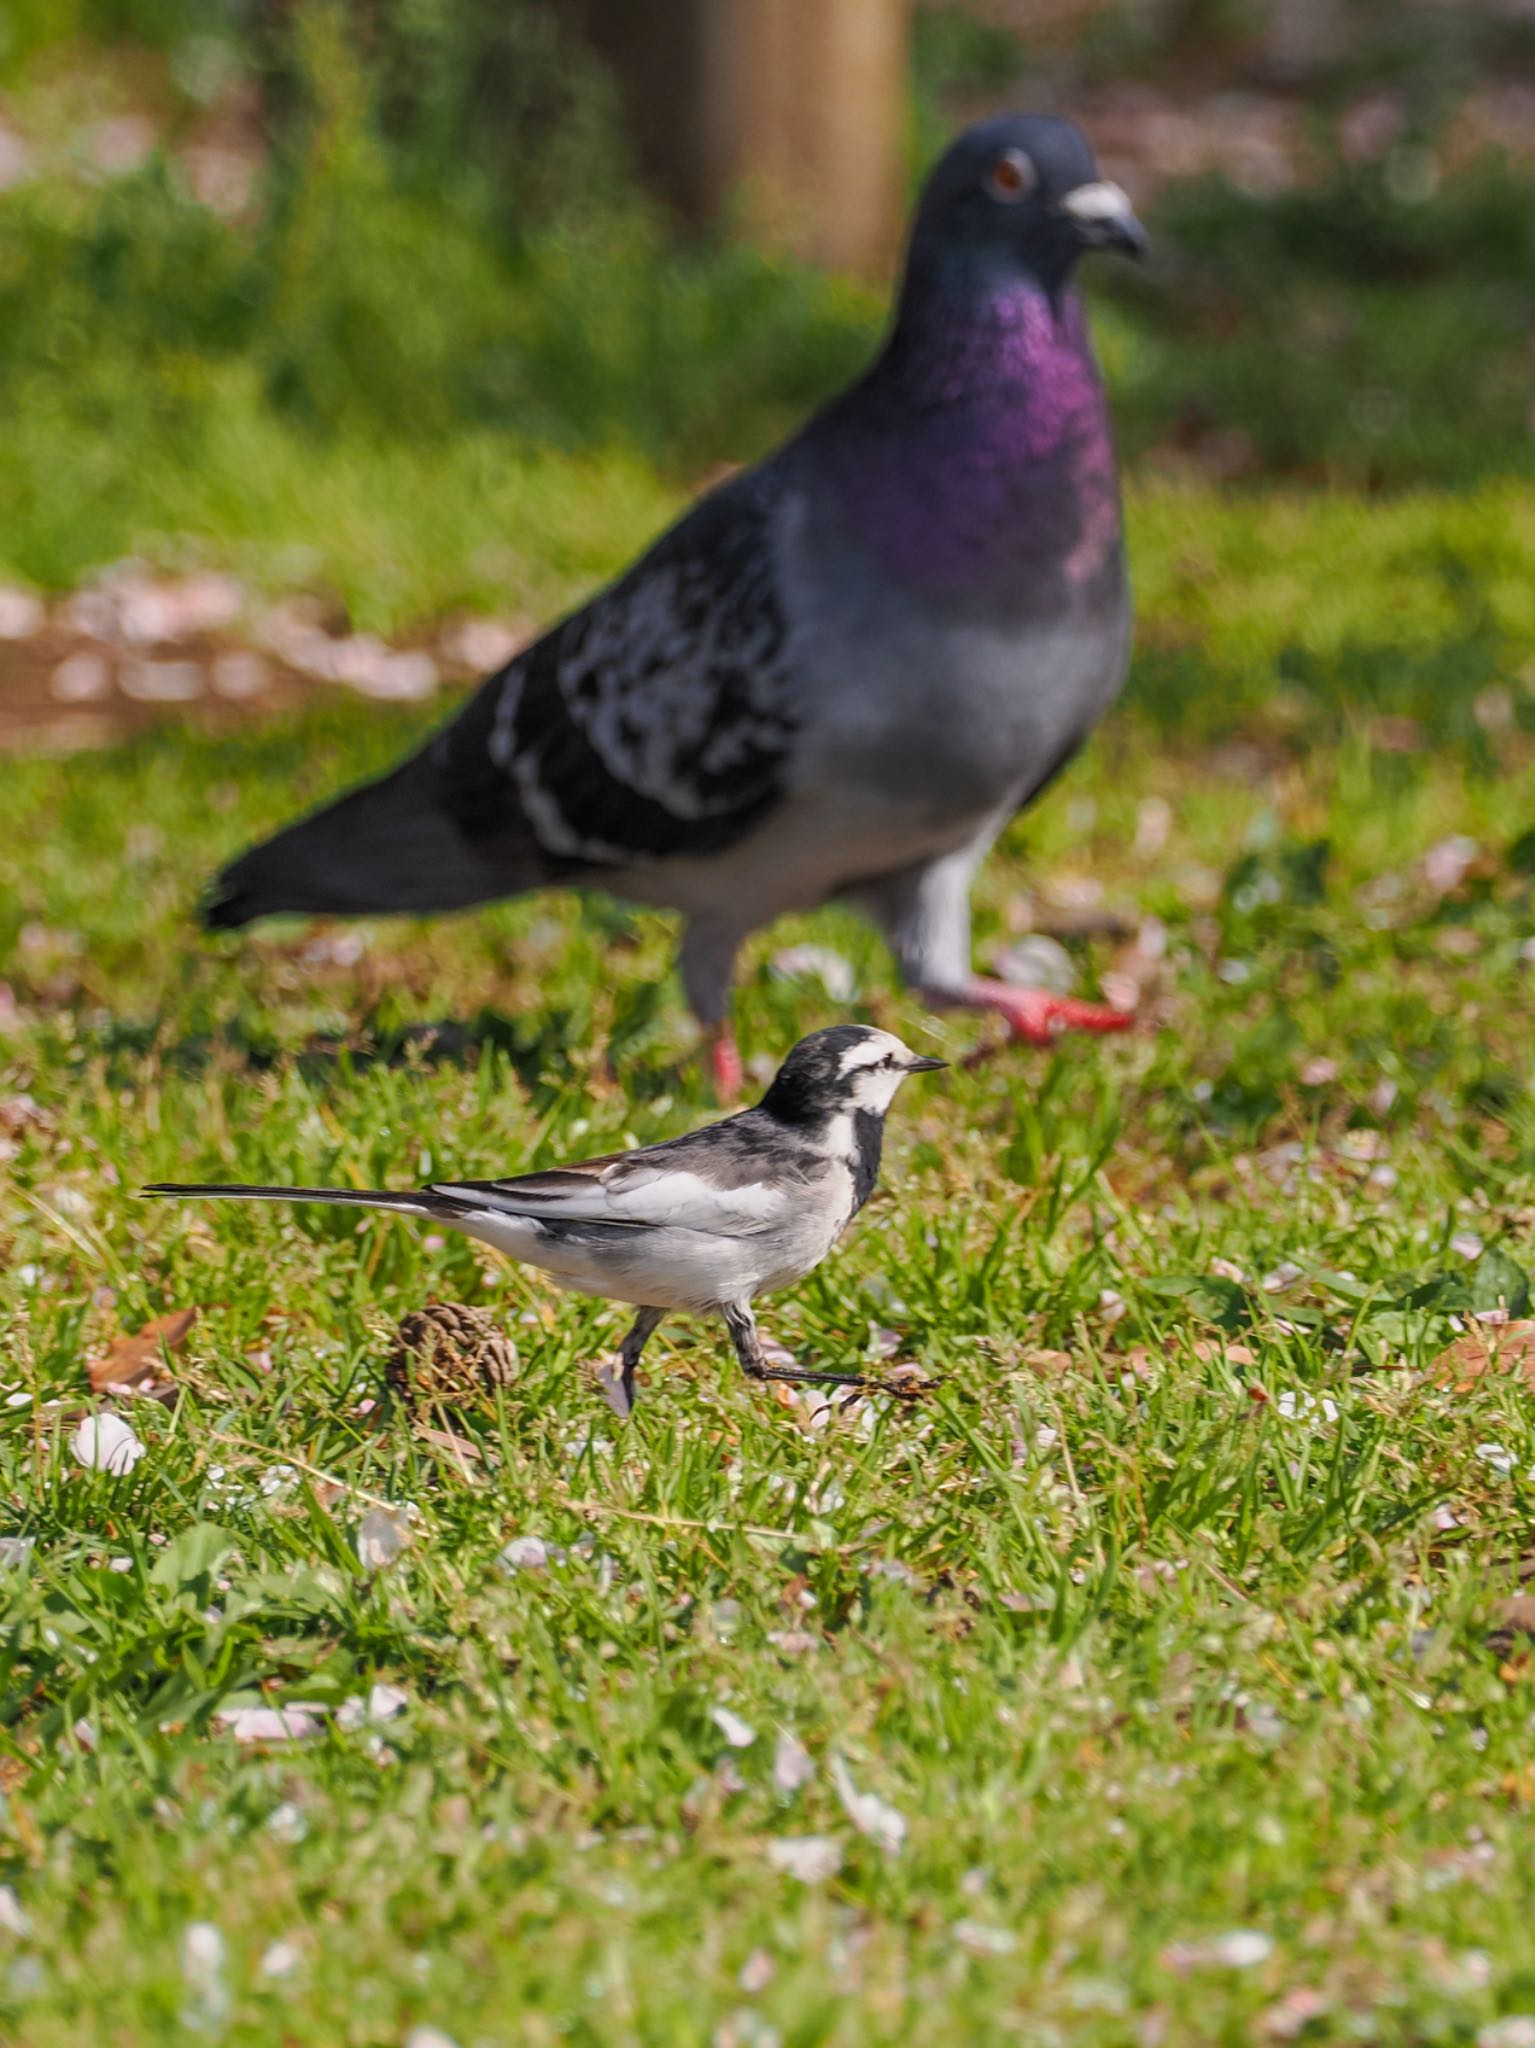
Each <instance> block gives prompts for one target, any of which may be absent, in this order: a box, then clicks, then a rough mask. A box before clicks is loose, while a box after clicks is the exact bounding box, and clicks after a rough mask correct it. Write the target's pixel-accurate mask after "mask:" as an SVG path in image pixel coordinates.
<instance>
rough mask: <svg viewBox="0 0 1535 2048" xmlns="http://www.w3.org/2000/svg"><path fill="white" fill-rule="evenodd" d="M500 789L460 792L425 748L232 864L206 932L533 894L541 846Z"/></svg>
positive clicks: (210, 900) (215, 892) (205, 907)
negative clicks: (285, 916)
mask: <svg viewBox="0 0 1535 2048" xmlns="http://www.w3.org/2000/svg"><path fill="white" fill-rule="evenodd" d="M498 783H499V786H498V787H497V788H496V789H495V790H494V792H491V791H482V790H477V789H475V788H474V787H473V786H472V785H471V786H469V787H467V788H466V787H464V785H463V780H462V778H459V779H457V780H455V778H454V777H453V776H452V775H451V774H444V773H443V771H442V769H441V768H440V767H439V765H438V764H437V762H436V760H435V759H434V758H433V749H432V748H430V747H429V748H427V749H425V750H423V752H421V753H419V754H417V755H415V756H414V757H413V758H412V759H410V760H409V761H406V762H405V763H404V764H403V766H401V767H399V768H396V769H395V770H394V772H393V773H392V774H390V775H385V776H383V777H381V778H380V780H379V781H377V782H369V783H365V784H364V785H363V786H362V788H360V789H354V790H351V791H349V792H348V794H347V795H345V796H343V797H339V798H338V799H337V800H336V801H335V802H334V803H331V804H327V805H326V806H325V808H324V809H323V810H319V811H315V812H314V813H312V815H311V816H309V817H307V818H300V819H299V820H298V822H297V823H296V824H293V825H289V826H287V827H286V829H285V830H283V831H281V832H278V833H275V834H274V835H273V837H272V838H270V839H264V840H262V842H261V843H260V845H259V846H253V847H251V848H250V850H249V851H248V852H246V853H242V854H241V855H240V857H239V859H238V860H235V861H231V862H230V864H229V866H228V867H227V868H225V869H224V871H223V872H222V874H220V875H219V876H218V877H217V879H216V880H215V881H214V883H213V886H212V889H211V890H210V891H209V893H208V896H207V897H206V898H205V900H204V902H203V904H202V908H201V915H202V920H203V923H204V924H205V925H207V926H208V928H209V929H210V930H212V931H230V930H233V929H235V928H236V927H237V926H239V925H245V924H249V923H251V921H252V920H253V919H255V918H258V917H271V916H275V915H277V914H278V913H280V912H297V913H299V914H301V915H309V916H317V917H366V916H370V915H374V916H376V915H380V914H385V915H387V914H389V913H392V912H398V913H404V914H407V915H408V914H412V913H415V914H419V915H426V914H430V913H432V912H436V911H444V910H467V909H468V908H469V907H470V906H471V905H472V904H475V903H486V902H489V901H491V900H492V899H494V898H495V897H498V896H512V895H516V894H517V893H518V892H519V891H520V890H523V889H527V888H531V887H534V886H536V884H537V883H538V881H539V879H540V876H539V872H538V859H537V848H536V846H535V845H534V842H533V839H532V835H531V833H530V832H529V830H528V828H527V824H526V822H525V821H524V820H523V819H522V817H521V816H520V814H519V813H518V812H517V810H516V807H515V803H514V800H513V798H512V794H511V791H510V789H509V787H508V786H507V784H506V782H505V780H504V778H498ZM487 798H489V799H490V801H489V802H487Z"/></svg>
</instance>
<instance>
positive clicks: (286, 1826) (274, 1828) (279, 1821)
mask: <svg viewBox="0 0 1535 2048" xmlns="http://www.w3.org/2000/svg"><path fill="white" fill-rule="evenodd" d="M266 1831H267V1833H268V1834H269V1835H270V1836H271V1837H272V1839H273V1841H274V1842H288V1843H293V1842H302V1841H303V1839H304V1837H305V1835H307V1834H308V1832H309V1821H308V1817H307V1816H306V1814H305V1812H304V1809H303V1807H301V1806H299V1805H297V1804H296V1803H295V1802H294V1801H293V1800H291V1799H285V1800H283V1802H282V1804H281V1805H280V1806H274V1807H273V1808H272V1811H271V1812H270V1813H269V1814H268V1815H267V1817H266Z"/></svg>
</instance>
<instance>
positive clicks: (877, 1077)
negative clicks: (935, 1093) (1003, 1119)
mask: <svg viewBox="0 0 1535 2048" xmlns="http://www.w3.org/2000/svg"><path fill="white" fill-rule="evenodd" d="M946 1064H947V1062H946V1061H944V1060H935V1059H928V1058H927V1057H926V1056H925V1055H924V1054H922V1053H916V1052H913V1051H912V1049H911V1047H910V1046H908V1045H903V1044H902V1043H901V1041H900V1039H899V1038H896V1037H895V1036H893V1034H892V1033H890V1032H888V1031H869V1032H867V1033H865V1034H864V1036H863V1037H862V1039H861V1040H860V1041H859V1042H858V1043H857V1044H855V1045H850V1046H849V1047H848V1048H847V1049H846V1051H845V1052H844V1053H843V1054H842V1056H841V1078H842V1081H843V1084H844V1086H845V1088H846V1090H847V1100H848V1105H849V1107H850V1108H853V1109H871V1110H873V1111H874V1112H875V1114H876V1115H877V1116H883V1115H884V1113H885V1111H886V1110H887V1109H888V1108H889V1107H890V1105H891V1103H892V1102H893V1101H894V1099H895V1091H896V1090H897V1088H899V1087H900V1085H901V1083H902V1082H903V1081H904V1080H905V1079H906V1077H907V1075H908V1074H926V1073H931V1072H933V1071H934V1070H935V1069H936V1068H938V1067H942V1066H944V1065H946Z"/></svg>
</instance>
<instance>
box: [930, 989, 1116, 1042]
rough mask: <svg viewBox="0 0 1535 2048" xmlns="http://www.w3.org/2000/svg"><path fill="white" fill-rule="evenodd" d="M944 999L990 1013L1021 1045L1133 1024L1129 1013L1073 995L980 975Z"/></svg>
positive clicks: (1114, 1029) (1112, 1029)
mask: <svg viewBox="0 0 1535 2048" xmlns="http://www.w3.org/2000/svg"><path fill="white" fill-rule="evenodd" d="M947 1000H948V1001H949V1002H951V1003H955V1004H958V1005H959V1006H961V1007H962V1008H964V1009H967V1010H991V1011H994V1012H995V1014H996V1015H997V1016H999V1017H1000V1018H1001V1019H1002V1020H1003V1022H1004V1023H1005V1024H1006V1025H1007V1028H1008V1030H1009V1032H1010V1033H1011V1034H1012V1036H1013V1037H1014V1038H1021V1039H1022V1040H1023V1042H1024V1044H1025V1045H1051V1044H1053V1043H1054V1041H1055V1040H1056V1039H1057V1038H1059V1037H1060V1035H1061V1033H1062V1032H1063V1031H1128V1030H1129V1028H1130V1026H1131V1025H1132V1024H1133V1023H1134V1022H1135V1017H1134V1014H1133V1013H1132V1012H1131V1011H1129V1010H1111V1009H1109V1007H1108V1006H1107V1005H1106V1004H1104V1003H1083V1002H1079V1001H1078V1000H1077V998H1076V997H1075V996H1057V995H1052V994H1051V993H1050V991H1049V990H1048V989H1043V988H1015V987H1014V986H1013V984H1012V983H1011V982H1008V981H991V980H988V979H987V978H986V977H985V976H983V975H977V976H976V977H975V979H974V980H973V981H971V982H969V983H967V984H966V986H965V987H964V988H963V989H962V990H960V991H959V993H958V994H957V995H954V996H950V997H948V998H947Z"/></svg>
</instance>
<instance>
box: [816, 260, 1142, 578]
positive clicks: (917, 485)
mask: <svg viewBox="0 0 1535 2048" xmlns="http://www.w3.org/2000/svg"><path fill="white" fill-rule="evenodd" d="M826 424H827V427H828V428H829V430H830V431H829V433H828V434H827V437H826V442H825V448H826V454H827V457H828V460H829V467H830V471H831V475H832V478H833V481H834V484H835V486H836V487H837V490H838V493H839V496H840V498H841V500H842V505H843V511H844V514H845V516H846V518H847V521H848V524H849V527H850V528H851V530H852V532H853V533H854V535H855V536H856V537H857V538H858V540H859V541H860V542H861V543H862V544H863V545H864V546H866V547H867V548H868V549H869V550H870V552H871V553H872V554H873V555H874V556H875V557H876V558H877V559H878V560H880V561H881V562H882V563H883V564H884V565H885V566H886V567H887V568H888V569H889V570H890V571H891V573H893V574H894V575H896V576H897V577H899V578H900V579H901V580H902V581H903V582H909V583H915V584H917V585H920V586H922V587H925V588H927V589H930V590H932V591H934V592H935V593H939V592H947V593H950V594H952V595H954V596H955V597H958V598H961V599H963V598H966V597H970V596H974V597H976V598H983V599H984V598H991V597H998V598H1004V599H1005V597H1006V595H1007V592H1008V590H1009V588H1010V587H1011V588H1015V589H1016V590H1017V591H1018V592H1019V593H1020V597H1021V596H1022V594H1023V593H1025V592H1032V593H1034V594H1035V596H1036V598H1042V597H1043V594H1044V593H1046V592H1050V593H1052V594H1053V597H1054V598H1055V599H1058V600H1059V601H1060V602H1061V603H1064V604H1068V605H1069V604H1071V603H1072V602H1073V601H1074V599H1075V598H1076V597H1077V596H1078V595H1079V594H1080V593H1081V592H1082V590H1083V589H1084V587H1085V586H1087V585H1090V584H1096V583H1097V582H1098V580H1099V579H1100V578H1101V577H1103V576H1105V575H1112V576H1116V577H1117V575H1118V574H1119V564H1120V535H1119V493H1118V486H1117V483H1116V479H1115V469H1114V453H1113V445H1112V442H1111V440H1110V435H1109V422H1108V410H1107V406H1106V403H1105V400H1104V394H1103V387H1102V383H1101V381H1100V379H1099V376H1098V369H1097V365H1096V363H1095V362H1094V360H1093V353H1092V346H1091V343H1090V340H1089V338H1088V332H1087V322H1086V318H1085V316H1084V314H1083V311H1082V306H1081V303H1080V301H1079V300H1078V298H1077V297H1076V295H1075V293H1073V292H1069V291H1066V292H1062V293H1060V294H1058V295H1055V296H1053V297H1052V296H1050V295H1047V294H1046V293H1045V292H1044V291H1042V290H1041V289H1040V288H1039V286H1038V285H1036V284H1034V283H1032V282H1025V281H1022V280H1010V281H1009V282H1008V283H1007V284H1006V285H1003V286H1000V287H998V288H996V289H994V290H992V291H990V292H988V293H986V294H984V295H976V294H970V293H965V294H958V295H954V296H949V295H946V294H943V293H940V292H918V293H913V292H911V291H910V290H908V293H907V295H906V297H905V299H904V301H903V304H902V308H901V315H900V318H899V320H898V321H897V324H896V328H895V332H894V334H893V335H892V337H891V340H890V343H889V346H888V347H887V349H886V351H885V353H884V355H883V356H881V357H880V359H879V361H878V362H877V363H876V364H875V365H874V367H873V369H872V370H871V371H870V373H869V375H868V376H867V377H866V378H865V379H864V381H863V382H862V383H861V384H860V385H857V386H855V387H854V389H853V390H852V391H850V392H849V393H848V394H847V395H846V397H845V398H844V400H843V401H842V402H841V403H840V404H839V405H838V406H837V407H835V408H834V409H833V413H832V415H831V416H830V417H829V418H828V420H827V422H826ZM1043 601H1047V602H1048V601H1050V599H1049V598H1044V599H1043Z"/></svg>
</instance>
